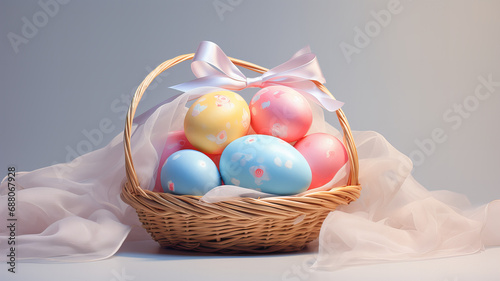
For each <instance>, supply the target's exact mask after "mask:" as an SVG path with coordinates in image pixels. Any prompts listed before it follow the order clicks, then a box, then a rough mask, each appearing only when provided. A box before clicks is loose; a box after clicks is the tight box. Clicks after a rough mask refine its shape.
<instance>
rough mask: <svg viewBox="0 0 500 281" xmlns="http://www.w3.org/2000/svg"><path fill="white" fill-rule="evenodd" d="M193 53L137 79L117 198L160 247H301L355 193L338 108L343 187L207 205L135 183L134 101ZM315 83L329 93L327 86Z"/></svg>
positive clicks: (354, 164)
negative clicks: (345, 169)
mask: <svg viewBox="0 0 500 281" xmlns="http://www.w3.org/2000/svg"><path fill="white" fill-rule="evenodd" d="M193 56H194V54H186V55H181V56H178V57H175V58H173V59H170V60H167V61H165V62H164V63H162V64H161V65H159V66H158V67H157V68H156V69H154V70H153V71H152V72H151V73H150V74H149V75H148V76H147V77H146V78H145V79H144V81H142V83H141V84H140V86H139V87H138V89H137V91H136V92H135V95H134V97H133V99H132V102H131V104H130V108H129V110H128V113H127V118H126V123H125V130H124V149H125V168H126V175H127V181H126V183H125V184H124V185H123V189H122V193H121V198H122V199H123V201H125V202H126V203H127V204H129V205H130V206H132V207H133V208H135V209H136V211H137V214H138V216H139V219H140V221H141V222H142V225H143V227H144V228H145V229H146V230H147V231H148V232H149V233H150V234H151V236H152V238H153V239H154V240H156V241H157V242H158V243H159V244H160V245H161V246H162V247H167V248H173V249H181V250H194V251H202V252H219V253H241V252H251V253H270V252H290V251H297V250H300V249H302V248H304V247H305V245H306V244H307V243H309V242H311V241H313V240H314V239H316V238H317V237H318V235H319V232H320V229H321V224H322V222H323V220H324V219H325V218H326V216H327V215H328V213H329V212H330V211H333V210H334V209H335V208H336V207H337V206H338V205H344V204H348V203H349V202H351V201H354V200H356V199H357V198H358V197H359V195H360V190H361V186H360V185H359V183H358V170H359V169H358V158H357V152H356V147H355V145H354V140H353V138H352V135H351V130H350V128H349V124H348V122H347V119H346V117H345V115H344V113H343V111H342V110H340V109H339V110H338V111H337V112H336V113H337V117H338V119H339V121H340V125H341V127H342V129H343V133H344V144H345V147H346V150H347V153H348V155H349V159H350V161H349V163H350V174H349V178H348V183H347V186H343V187H336V188H333V189H331V190H329V191H318V192H313V193H309V194H306V195H303V196H283V197H270V198H261V199H254V198H238V199H234V200H231V201H223V202H218V203H211V204H208V203H205V202H202V201H200V200H199V199H200V196H191V195H174V194H169V193H159V192H153V191H149V190H143V189H142V188H141V187H140V184H139V180H138V178H137V174H136V171H135V168H134V164H133V161H132V154H131V149H130V145H131V144H130V138H131V128H132V120H133V118H134V114H135V111H136V108H137V106H138V103H139V101H140V99H141V97H142V95H143V94H144V92H145V91H146V89H147V87H148V86H149V84H150V83H151V82H152V81H153V79H154V78H155V77H157V76H158V75H159V74H160V73H161V72H163V71H165V70H166V69H168V68H170V67H172V66H174V65H176V64H179V63H181V62H183V61H186V60H191V59H192V58H193ZM230 60H231V61H232V62H233V63H234V64H235V65H238V66H242V67H245V68H247V69H250V70H252V71H255V72H258V73H264V72H266V71H267V69H266V68H263V67H260V66H258V65H255V64H252V63H249V62H246V61H242V60H238V59H234V58H230ZM315 83H316V85H317V86H318V87H319V88H320V89H321V90H322V91H323V92H325V93H327V94H329V95H330V96H331V93H330V92H329V91H328V89H326V87H324V86H323V85H322V84H321V83H319V82H315ZM339 227H340V226H339Z"/></svg>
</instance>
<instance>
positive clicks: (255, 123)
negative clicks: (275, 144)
mask: <svg viewBox="0 0 500 281" xmlns="http://www.w3.org/2000/svg"><path fill="white" fill-rule="evenodd" d="M249 108H250V116H251V118H250V120H251V125H252V128H253V129H254V131H255V132H256V133H257V134H263V135H270V136H274V137H278V138H280V139H282V140H284V141H287V142H293V141H296V140H298V139H300V138H302V137H303V136H305V134H306V133H307V131H309V128H310V127H311V124H312V110H311V107H310V106H309V103H308V101H307V100H306V98H305V97H304V96H302V95H301V94H300V93H299V92H297V91H296V90H294V89H292V88H289V87H285V86H270V87H266V88H263V89H261V90H260V91H258V92H257V93H256V94H255V95H254V96H253V98H252V100H251V102H250V106H249Z"/></svg>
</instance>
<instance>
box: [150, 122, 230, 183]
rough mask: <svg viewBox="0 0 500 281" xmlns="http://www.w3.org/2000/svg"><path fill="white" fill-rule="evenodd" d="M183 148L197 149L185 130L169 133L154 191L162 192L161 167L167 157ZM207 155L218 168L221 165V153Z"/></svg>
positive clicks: (159, 164)
mask: <svg viewBox="0 0 500 281" xmlns="http://www.w3.org/2000/svg"><path fill="white" fill-rule="evenodd" d="M182 149H196V148H195V147H194V146H193V145H192V144H191V143H189V141H188V139H187V138H186V135H185V134H184V131H172V132H170V133H168V135H167V139H166V140H165V145H164V146H163V151H162V153H161V156H160V161H159V163H158V171H157V173H156V174H157V175H158V176H157V177H156V182H155V187H154V189H153V191H156V192H162V191H163V190H162V187H161V180H160V178H161V177H160V175H161V169H162V167H163V164H164V163H165V161H166V160H167V158H168V157H169V156H170V155H172V153H174V152H177V151H179V150H182ZM207 156H208V157H209V158H210V159H211V160H212V161H214V163H215V165H216V166H217V168H218V167H219V159H220V154H207Z"/></svg>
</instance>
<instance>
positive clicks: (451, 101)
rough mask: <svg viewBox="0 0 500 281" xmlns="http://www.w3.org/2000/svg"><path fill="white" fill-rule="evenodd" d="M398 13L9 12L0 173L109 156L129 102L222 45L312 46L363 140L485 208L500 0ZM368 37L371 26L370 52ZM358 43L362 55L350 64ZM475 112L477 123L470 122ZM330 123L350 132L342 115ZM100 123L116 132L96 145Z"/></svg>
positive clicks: (290, 5)
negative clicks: (462, 108)
mask: <svg viewBox="0 0 500 281" xmlns="http://www.w3.org/2000/svg"><path fill="white" fill-rule="evenodd" d="M65 2H68V3H65ZM101 2H102V3H101ZM40 3H42V4H40ZM43 3H49V5H45V4H43ZM54 3H57V4H54ZM391 3H396V4H397V2H394V1H388V0H384V1H371V0H370V1H368V0H366V1H347V0H346V1H248V0H215V1H105V2H104V1H61V3H58V2H55V1H48V0H42V1H40V2H38V1H22V2H21V1H2V2H0V35H1V36H0V65H1V66H0V85H1V100H0V120H1V122H0V132H1V136H0V173H6V170H7V167H8V166H10V165H14V166H16V167H17V169H18V170H23V171H29V170H33V169H38V168H41V167H44V166H47V165H51V164H54V163H59V162H66V160H68V159H72V158H73V157H74V156H75V155H76V154H81V152H85V150H86V149H88V148H90V149H92V150H93V149H96V148H98V147H102V146H104V145H105V144H107V143H108V141H109V140H110V139H111V138H112V137H114V136H115V135H117V134H118V133H120V131H121V130H122V128H123V123H124V121H123V118H124V116H125V110H126V107H127V106H128V103H129V98H130V95H131V94H132V92H133V91H134V90H135V87H137V86H138V85H139V83H140V82H141V81H142V79H143V78H144V77H145V76H146V75H147V74H148V73H149V71H151V70H152V69H153V68H154V67H155V66H156V65H158V64H159V63H161V62H163V61H164V60H166V59H169V58H172V57H174V56H177V55H180V54H184V53H191V52H194V51H195V50H196V48H197V46H198V44H199V42H200V41H202V40H210V41H213V42H215V43H217V44H218V45H219V46H221V48H222V49H223V50H224V51H225V52H226V54H228V55H230V56H232V57H236V58H240V59H244V60H248V61H251V62H254V63H257V64H260V65H263V66H266V67H273V66H276V65H278V64H280V63H282V62H284V61H285V60H287V59H288V58H289V57H290V56H291V55H292V54H293V53H295V52H296V51H297V50H299V49H300V48H302V47H304V46H306V45H310V46H311V48H312V50H313V52H314V53H316V55H317V56H318V58H319V62H320V65H321V68H322V70H323V73H324V75H325V78H326V80H327V84H326V85H327V87H328V88H329V89H330V90H331V91H332V93H333V94H334V95H335V96H336V97H337V98H338V99H339V100H342V101H344V102H345V103H346V104H345V106H344V111H345V112H346V114H347V117H348V119H349V122H350V124H351V128H352V129H353V130H374V131H377V132H380V133H381V134H382V135H384V136H385V137H386V138H387V139H388V140H389V141H390V142H391V143H392V144H393V145H394V146H395V147H396V148H397V149H399V150H400V151H402V152H403V153H405V154H407V155H410V156H412V158H414V159H415V160H416V162H417V163H418V165H416V167H415V169H414V171H413V174H414V175H415V177H416V178H417V179H418V180H419V181H420V182H421V183H422V184H423V185H424V186H425V187H427V188H428V189H432V190H435V189H448V190H452V191H457V192H460V193H463V194H465V195H467V196H468V197H469V199H470V200H471V201H472V202H473V203H474V204H482V203H486V202H489V201H490V200H492V199H498V198H500V189H499V187H500V173H499V167H500V165H499V160H500V148H499V144H500V130H499V126H498V124H497V122H498V121H500V112H499V110H498V109H499V108H500V107H499V106H500V86H495V87H493V88H492V91H491V94H490V95H489V96H488V97H485V98H484V99H483V100H478V99H477V98H474V91H475V89H476V87H477V86H478V85H480V82H479V80H478V77H480V76H482V77H485V78H487V77H488V75H491V77H492V80H493V81H500V55H499V53H498V47H499V45H500V32H499V30H500V17H499V16H498V11H499V10H500V1H493V0H492V1H485V0H469V1H434V0H433V1H411V0H401V1H400V2H399V5H396V4H394V5H396V7H397V8H396V11H397V13H393V14H392V15H391V18H390V21H389V20H388V21H387V22H384V24H383V25H384V26H382V25H380V24H377V23H376V21H375V18H376V15H375V16H374V14H379V15H381V14H380V11H381V10H388V5H389V6H390V5H392V4H391ZM218 9H219V10H218ZM393 10H394V9H393ZM377 27H378V29H377ZM358 28H359V29H360V30H365V28H368V30H369V32H371V33H370V34H371V36H368V37H367V38H368V40H366V38H365V41H364V42H363V41H362V40H360V38H358V37H359V33H357V30H358ZM370 28H371V29H370ZM364 33H365V34H366V31H364ZM357 34H358V35H357ZM13 38H15V40H14V39H13ZM12 40H14V41H12ZM346 44H349V45H350V46H352V48H357V53H353V54H351V55H350V56H349V55H346V54H345V53H344V52H343V51H342V49H341V47H340V46H341V45H346ZM245 73H246V74H249V73H248V72H245ZM249 76H252V75H251V74H249ZM192 78H193V75H192V74H191V72H190V69H189V64H188V63H185V64H183V65H180V66H178V67H176V68H174V69H171V70H167V73H165V74H164V75H162V76H161V77H159V78H158V79H157V80H156V82H155V84H153V85H152V86H151V87H150V89H149V90H148V92H147V95H146V97H145V99H144V100H143V101H142V103H141V105H140V109H139V111H143V110H146V109H148V108H150V107H151V106H153V105H154V104H156V103H158V102H160V101H162V100H164V99H166V98H168V97H169V96H170V95H172V94H174V93H176V92H175V91H173V90H169V89H168V86H171V85H173V84H177V83H180V82H185V81H188V80H190V79H192ZM483 91H484V89H483ZM246 98H248V97H246ZM474 101H476V102H477V103H474ZM464 102H465V103H466V107H467V108H469V112H466V113H463V115H459V113H457V112H456V111H455V110H456V109H455V107H456V105H459V104H463V103H464ZM327 118H328V120H329V121H330V123H332V124H334V125H335V126H337V127H338V125H337V124H338V123H337V122H336V119H335V115H334V114H330V115H328V116H327ZM103 120H104V121H103ZM100 122H109V123H110V124H111V125H110V126H111V128H112V129H110V130H108V131H106V132H103V133H102V136H103V138H102V140H100V139H97V140H94V142H93V143H91V147H85V146H84V145H83V144H84V143H87V144H88V143H90V142H89V141H88V137H87V136H86V133H88V132H96V130H98V129H99V124H100ZM458 122H460V123H458ZM436 129H438V130H441V132H442V133H443V134H444V135H445V136H446V140H444V142H441V143H434V145H435V147H434V148H433V149H431V151H427V152H428V153H427V154H425V152H426V151H425V149H422V148H421V147H419V145H418V143H419V142H422V141H423V140H424V139H429V138H431V137H432V132H433V131H434V130H436ZM427 143H428V141H427ZM427 147H428V148H430V146H427ZM78 148H79V150H78ZM419 155H420V156H423V157H420V158H419V157H418V156H419ZM1 171H4V172H1Z"/></svg>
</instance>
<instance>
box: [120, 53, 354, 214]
mask: <svg viewBox="0 0 500 281" xmlns="http://www.w3.org/2000/svg"><path fill="white" fill-rule="evenodd" d="M194 55H195V54H194V53H189V54H184V55H180V56H177V57H174V58H172V59H169V60H166V61H164V62H163V63H161V64H160V65H158V66H157V67H156V68H155V69H154V70H152V71H151V72H150V73H149V74H148V75H147V76H146V77H145V78H144V80H143V81H142V82H141V84H140V85H139V86H138V87H137V90H136V92H135V93H134V96H133V97H132V100H131V103H130V106H129V109H128V111H127V115H126V118H125V129H124V131H123V145H124V152H125V172H126V182H125V184H123V186H122V192H121V198H122V200H124V201H125V202H126V203H128V204H129V205H132V207H134V208H135V209H137V208H141V209H150V210H151V211H155V213H156V212H157V211H158V207H159V206H162V205H165V204H167V205H172V204H171V202H170V203H169V202H168V201H172V200H173V201H176V200H181V201H182V200H188V201H198V202H201V205H206V204H210V205H214V208H220V206H221V205H223V204H226V203H227V202H229V201H220V202H216V203H205V202H202V201H200V200H199V199H200V198H201V197H202V196H195V195H176V194H169V193H162V192H154V191H150V190H145V189H142V188H141V187H140V181H139V178H138V176H137V173H136V170H135V167H134V162H133V159H132V151H131V134H132V124H133V119H134V115H135V112H136V109H137V107H138V104H139V102H140V100H141V98H142V96H143V95H144V93H145V92H146V89H147V88H148V87H149V85H150V84H151V83H152V81H153V80H154V79H155V78H156V77H157V76H158V75H160V74H161V73H162V72H163V71H165V70H167V69H169V68H171V67H173V66H175V65H177V64H179V63H181V62H184V61H188V60H192V59H193V57H194ZM228 58H229V59H230V60H231V61H232V62H233V63H234V64H235V65H237V66H241V67H244V68H246V69H249V70H251V71H254V72H257V73H260V74H262V73H265V72H266V71H268V69H267V68H265V67H262V66H259V65H256V64H253V63H251V62H247V61H244V60H240V59H236V58H232V57H228ZM311 81H312V82H313V83H315V84H316V86H317V87H318V88H319V89H320V90H321V91H323V92H324V93H326V94H328V95H329V96H330V97H332V98H334V99H335V97H334V96H333V95H332V94H331V93H330V91H329V90H328V89H327V88H326V87H325V86H324V85H323V84H322V83H320V82H318V81H314V80H311ZM336 114H337V118H338V120H339V123H340V126H341V128H342V131H343V143H344V146H345V148H346V151H347V154H348V158H349V161H348V163H349V164H350V169H349V174H348V181H347V184H346V185H345V186H342V187H333V188H332V189H330V190H326V191H324V190H323V191H317V192H311V193H307V194H304V195H301V196H277V197H266V198H243V197H242V198H235V199H231V200H230V201H231V202H234V201H240V203H242V204H247V203H249V202H251V203H249V204H255V203H258V204H268V203H274V204H278V205H280V204H281V203H283V202H284V201H287V204H289V203H292V204H296V203H297V202H300V200H302V199H299V198H304V199H306V198H307V199H315V200H319V201H324V199H325V196H330V197H332V195H333V194H337V193H339V192H340V193H344V194H343V195H344V196H341V197H342V198H343V201H344V202H337V203H336V204H337V205H339V204H347V203H349V202H351V201H354V200H356V199H357V198H359V196H360V190H361V186H360V184H359V178H358V175H359V163H358V155H357V150H356V146H355V143H354V138H353V136H352V132H351V129H350V126H349V123H348V121H347V117H346V116H345V114H344V112H343V111H342V109H338V110H337V111H336ZM346 194H347V195H346ZM334 197H335V196H334ZM336 201H338V200H336ZM341 201H342V200H341ZM191 203H194V202H191ZM198 205H200V204H198ZM313 205H314V204H313ZM155 206H156V208H155ZM170 207H172V206H170ZM160 209H161V208H160Z"/></svg>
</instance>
